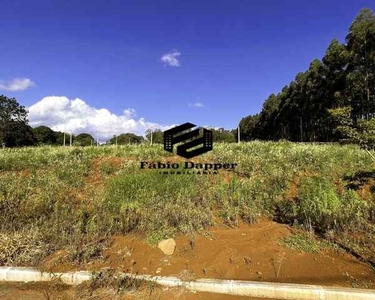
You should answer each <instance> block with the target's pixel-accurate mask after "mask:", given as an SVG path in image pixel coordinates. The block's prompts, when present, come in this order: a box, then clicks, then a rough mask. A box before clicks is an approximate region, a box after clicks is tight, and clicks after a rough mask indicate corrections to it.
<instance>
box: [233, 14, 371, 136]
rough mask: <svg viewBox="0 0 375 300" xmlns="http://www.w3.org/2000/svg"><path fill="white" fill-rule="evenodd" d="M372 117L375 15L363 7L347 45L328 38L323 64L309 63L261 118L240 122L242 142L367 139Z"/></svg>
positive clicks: (273, 97) (267, 104)
mask: <svg viewBox="0 0 375 300" xmlns="http://www.w3.org/2000/svg"><path fill="white" fill-rule="evenodd" d="M374 117H375V15H374V13H373V12H372V11H371V10H370V9H368V8H364V9H362V10H361V11H360V13H359V14H358V15H357V16H356V18H355V19H354V21H353V23H352V24H351V26H350V28H349V32H348V34H347V36H346V40H345V43H340V42H339V41H338V40H337V39H334V40H332V41H331V43H330V45H329V46H328V49H327V51H326V52H325V55H324V57H323V59H322V60H319V59H315V60H313V61H312V62H311V64H310V67H309V69H308V70H307V71H305V72H301V73H298V74H297V76H296V77H295V79H294V80H293V81H292V82H291V83H290V84H289V85H287V86H285V87H284V88H283V89H282V90H281V91H280V92H279V93H278V94H271V95H270V96H269V97H268V99H267V100H266V101H265V102H264V104H263V107H262V110H261V112H260V113H259V114H256V115H250V116H247V117H245V118H243V119H242V120H241V121H240V124H239V126H240V129H241V133H242V139H243V140H253V139H262V140H280V139H287V140H291V141H303V142H316V141H318V142H334V141H339V140H345V139H347V140H350V139H357V140H358V139H359V137H360V136H361V137H362V138H363V137H364V136H366V138H365V139H367V140H369V139H372V137H370V138H369V136H368V135H372V134H373V131H374V130H373V129H375V127H374V126H373V124H372V123H373V121H372V120H373V118H374ZM361 134H362V135H361Z"/></svg>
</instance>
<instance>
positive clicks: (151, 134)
mask: <svg viewBox="0 0 375 300" xmlns="http://www.w3.org/2000/svg"><path fill="white" fill-rule="evenodd" d="M151 145H152V130H151Z"/></svg>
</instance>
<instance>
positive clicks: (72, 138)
mask: <svg viewBox="0 0 375 300" xmlns="http://www.w3.org/2000/svg"><path fill="white" fill-rule="evenodd" d="M72 140H73V138H72V132H70V147H72Z"/></svg>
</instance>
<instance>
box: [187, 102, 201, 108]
mask: <svg viewBox="0 0 375 300" xmlns="http://www.w3.org/2000/svg"><path fill="white" fill-rule="evenodd" d="M189 106H190V107H196V108H201V107H203V106H204V105H203V103H202V102H194V103H189Z"/></svg>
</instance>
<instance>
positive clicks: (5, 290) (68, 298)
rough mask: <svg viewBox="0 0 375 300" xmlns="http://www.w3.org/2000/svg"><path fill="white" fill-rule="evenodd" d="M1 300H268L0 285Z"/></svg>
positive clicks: (164, 290) (158, 289)
mask: <svg viewBox="0 0 375 300" xmlns="http://www.w3.org/2000/svg"><path fill="white" fill-rule="evenodd" d="M0 299H1V300H20V299H22V300H41V299H44V300H57V299H59V300H75V299H77V300H78V299H82V300H86V299H87V300H89V299H90V300H93V299H95V300H108V299H112V300H172V299H173V300H206V299H210V300H267V299H264V298H262V299H258V298H249V297H240V296H229V295H223V294H210V293H198V292H192V291H188V290H185V289H183V288H165V287H156V288H155V289H154V290H153V291H152V293H151V294H150V290H149V289H148V288H141V289H139V290H136V291H125V292H122V293H118V292H117V291H115V290H113V289H98V290H95V291H90V290H89V289H87V288H86V289H85V288H82V287H76V288H73V287H66V286H57V285H54V284H52V285H51V284H34V283H26V284H25V283H14V284H1V283H0Z"/></svg>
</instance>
